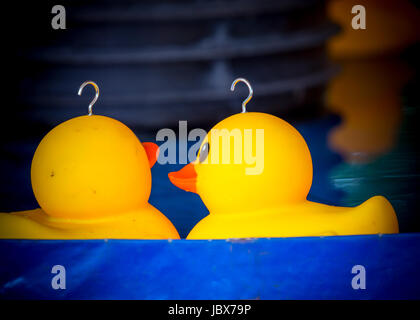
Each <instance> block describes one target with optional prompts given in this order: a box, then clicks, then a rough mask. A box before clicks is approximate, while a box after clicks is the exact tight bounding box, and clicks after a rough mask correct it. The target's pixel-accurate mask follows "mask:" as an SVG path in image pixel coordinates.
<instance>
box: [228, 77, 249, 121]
mask: <svg viewBox="0 0 420 320" xmlns="http://www.w3.org/2000/svg"><path fill="white" fill-rule="evenodd" d="M240 81H242V82H244V83H245V84H246V85H247V86H248V89H249V95H248V97H247V98H246V99H245V100H244V101H243V102H242V113H245V112H246V104H247V103H248V102H249V100H251V98H252V96H253V95H254V90H252V87H251V84H250V83H249V82H248V80H246V79H244V78H238V79H236V80H235V81H233V82H232V85H231V86H230V91H234V90H235V86H236V84H237V83H238V82H240Z"/></svg>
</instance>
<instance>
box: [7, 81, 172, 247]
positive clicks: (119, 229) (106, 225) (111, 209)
mask: <svg viewBox="0 0 420 320" xmlns="http://www.w3.org/2000/svg"><path fill="white" fill-rule="evenodd" d="M86 84H92V85H93V86H94V87H95V90H96V96H95V99H94V100H93V101H92V102H91V104H90V105H89V115H87V116H81V117H76V118H73V119H70V120H68V121H65V122H63V123H61V124H60V125H58V126H57V127H55V128H54V129H52V130H51V131H50V132H49V133H48V134H47V135H46V136H45V137H44V138H43V139H42V141H41V143H40V144H39V146H38V148H37V149H36V151H35V154H34V157H33V160H32V166H31V182H32V189H33V191H34V194H35V197H36V199H37V201H38V203H39V205H40V207H41V208H40V209H35V210H30V211H21V212H12V213H0V238H3V239H103V238H114V239H115V238H117V239H167V238H172V239H179V235H178V232H177V231H176V229H175V227H174V226H173V225H172V223H171V222H170V221H169V220H168V219H167V218H166V217H165V216H164V215H163V214H162V213H161V212H159V211H158V210H157V209H156V208H154V207H153V206H152V205H150V204H149V203H148V199H149V195H150V191H151V171H150V168H151V167H152V166H153V165H154V163H155V162H156V159H157V156H158V152H159V147H158V146H157V145H156V144H154V143H150V142H146V143H140V141H139V139H138V138H137V137H136V135H135V134H134V133H133V132H132V131H131V130H130V129H129V128H128V127H127V126H125V125H124V124H123V123H121V122H119V121H117V120H115V119H112V118H109V117H105V116H99V115H91V114H92V106H93V104H94V103H95V102H96V99H97V98H98V95H99V89H98V87H97V85H96V84H95V83H94V82H91V81H87V82H85V83H84V84H82V86H81V87H80V90H79V95H80V94H81V91H82V90H83V88H84V86H85V85H86Z"/></svg>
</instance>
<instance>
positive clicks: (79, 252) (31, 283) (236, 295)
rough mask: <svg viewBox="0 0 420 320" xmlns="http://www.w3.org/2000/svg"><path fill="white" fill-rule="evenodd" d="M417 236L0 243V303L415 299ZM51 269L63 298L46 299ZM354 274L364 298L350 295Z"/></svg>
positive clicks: (419, 292) (419, 295)
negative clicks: (61, 275) (359, 269)
mask: <svg viewBox="0 0 420 320" xmlns="http://www.w3.org/2000/svg"><path fill="white" fill-rule="evenodd" d="M419 247H420V234H398V235H382V236H377V235H369V236H338V237H336V236H334V237H321V238H319V237H307V238H277V239H249V240H228V241H225V240H213V241H205V240H202V241H190V240H175V241H163V240H90V241H58V240H57V241H44V240H38V241H28V240H1V241H0V257H1V264H0V288H1V289H0V297H1V298H3V299H9V298H28V299H403V298H408V299H420V273H419V269H418V266H419V265H420V253H419V249H418V248H419ZM54 265H62V266H64V267H65V270H66V289H65V290H61V289H59V290H54V289H53V288H52V286H51V281H52V279H53V277H54V276H55V274H53V273H51V269H52V267H53V266H54ZM355 265H362V266H364V268H365V270H366V289H364V290H363V289H359V290H355V289H353V287H352V279H353V277H355V276H356V274H352V272H351V271H352V268H353V266H355Z"/></svg>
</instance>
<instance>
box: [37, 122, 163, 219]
mask: <svg viewBox="0 0 420 320" xmlns="http://www.w3.org/2000/svg"><path fill="white" fill-rule="evenodd" d="M158 151H159V147H158V146H157V145H155V144H154V143H143V144H142V143H141V142H140V141H139V139H138V138H137V137H136V135H135V134H134V133H133V132H132V131H131V130H130V129H129V128H128V127H127V126H126V125H124V124H123V123H121V122H119V121H117V120H115V119H112V118H109V117H105V116H99V115H86V116H80V117H76V118H73V119H70V120H68V121H65V122H63V123H61V124H59V125H58V126H56V127H55V128H53V129H52V130H51V131H50V132H49V133H48V134H47V135H46V136H45V137H44V138H43V139H42V141H41V143H40V144H39V146H38V148H37V149H36V151H35V154H34V157H33V160H32V166H31V182H32V189H33V192H34V194H35V197H36V199H37V201H38V203H39V205H40V206H41V208H42V209H43V210H44V211H45V212H46V213H47V214H48V215H50V216H52V217H56V218H69V219H84V218H87V219H89V218H99V217H107V216H111V215H115V214H119V213H124V212H128V211H130V210H133V209H138V208H141V207H142V206H145V205H146V204H147V201H148V199H149V195H150V191H151V171H150V168H151V167H152V166H153V164H154V163H155V162H156V159H157V156H158Z"/></svg>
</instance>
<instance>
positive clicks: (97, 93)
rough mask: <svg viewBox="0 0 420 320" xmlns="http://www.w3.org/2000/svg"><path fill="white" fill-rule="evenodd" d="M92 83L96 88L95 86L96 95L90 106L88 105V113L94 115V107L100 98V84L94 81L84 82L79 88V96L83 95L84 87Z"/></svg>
mask: <svg viewBox="0 0 420 320" xmlns="http://www.w3.org/2000/svg"><path fill="white" fill-rule="evenodd" d="M88 84H91V85H92V86H93V87H94V88H95V97H94V98H93V100H92V101H91V102H90V103H89V107H88V111H89V112H88V115H89V116H91V115H92V107H93V105H94V104H95V102H96V100H98V97H99V87H98V85H97V84H96V83H95V82H93V81H85V82H83V83H82V85H81V86H80V88H79V92H78V93H77V94H78V95H79V96H80V95H82V91H83V89H84V88H85V87H86V86H87V85H88Z"/></svg>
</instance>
